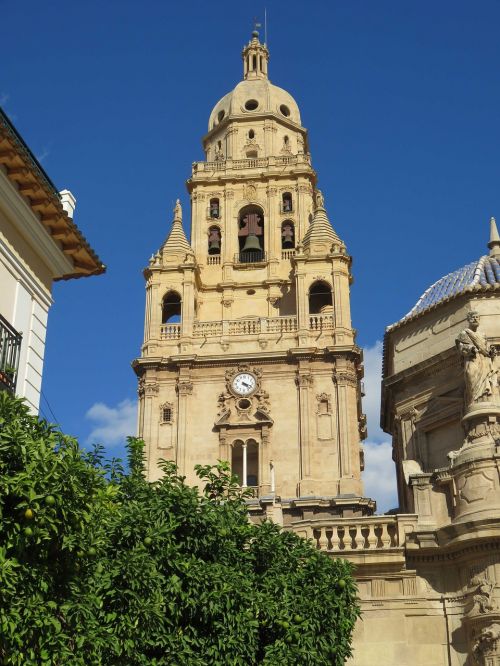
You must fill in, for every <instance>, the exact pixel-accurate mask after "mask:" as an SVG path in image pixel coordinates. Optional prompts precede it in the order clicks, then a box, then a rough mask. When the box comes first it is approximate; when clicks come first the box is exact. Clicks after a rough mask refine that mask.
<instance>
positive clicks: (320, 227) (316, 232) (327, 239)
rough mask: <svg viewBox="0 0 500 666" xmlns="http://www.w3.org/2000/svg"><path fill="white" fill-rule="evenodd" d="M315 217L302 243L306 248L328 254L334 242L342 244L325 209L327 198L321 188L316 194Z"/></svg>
mask: <svg viewBox="0 0 500 666" xmlns="http://www.w3.org/2000/svg"><path fill="white" fill-rule="evenodd" d="M314 202H315V210H314V217H313V219H312V221H311V224H310V225H309V228H308V230H307V231H306V233H305V235H304V238H303V239H302V243H303V245H304V250H306V252H307V251H315V252H320V253H323V252H324V253H325V254H328V253H329V252H330V251H331V247H332V245H334V244H339V245H340V238H339V237H338V236H337V234H336V233H335V231H334V229H333V227H332V225H331V223H330V220H329V219H328V215H327V213H326V209H325V199H324V197H323V193H322V192H321V190H316V192H315V196H314Z"/></svg>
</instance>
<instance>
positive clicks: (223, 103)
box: [208, 31, 300, 131]
mask: <svg viewBox="0 0 500 666" xmlns="http://www.w3.org/2000/svg"><path fill="white" fill-rule="evenodd" d="M242 57H243V76H244V80H243V81H240V83H238V84H237V86H236V87H235V88H234V89H233V90H231V92H229V93H227V95H224V97H223V98H222V99H221V100H219V101H218V102H217V104H216V105H215V107H214V108H213V110H212V113H211V114H210V119H209V122H208V131H210V130H212V129H214V127H217V125H218V124H219V123H221V122H222V121H223V120H225V119H226V118H227V117H228V116H235V115H238V116H251V115H252V114H262V113H274V114H276V115H277V116H278V117H282V118H283V119H286V120H289V121H292V122H293V123H296V124H297V125H300V111H299V107H298V105H297V102H296V101H295V100H294V99H293V97H292V96H291V95H290V93H288V92H287V91H286V90H283V88H279V87H278V86H275V85H273V84H272V83H271V82H270V81H269V79H268V78H267V64H268V60H269V51H268V49H267V46H266V45H265V44H261V43H260V41H259V33H258V32H257V31H254V32H253V33H252V39H251V40H250V42H249V43H248V44H247V46H245V48H244V49H243V54H242Z"/></svg>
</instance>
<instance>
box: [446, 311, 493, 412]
mask: <svg viewBox="0 0 500 666" xmlns="http://www.w3.org/2000/svg"><path fill="white" fill-rule="evenodd" d="M467 321H468V322H469V327H468V328H465V329H464V330H463V331H462V332H461V333H460V334H459V336H458V337H457V339H456V341H455V342H456V345H457V349H458V351H459V353H460V354H461V355H462V360H463V366H464V375H465V401H466V406H467V407H470V406H471V405H473V404H474V403H477V402H486V401H495V402H496V401H497V400H496V399H497V394H498V377H497V369H496V367H495V361H494V358H495V356H496V349H495V347H494V346H492V345H489V344H488V342H487V341H486V338H485V337H484V335H483V334H482V333H479V332H478V328H479V314H478V313H477V312H469V313H468V315H467Z"/></svg>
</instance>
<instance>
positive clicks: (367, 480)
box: [363, 340, 398, 513]
mask: <svg viewBox="0 0 500 666" xmlns="http://www.w3.org/2000/svg"><path fill="white" fill-rule="evenodd" d="M364 366H365V377H364V383H365V393H366V395H365V397H364V398H363V411H364V412H365V414H366V418H367V422H368V440H366V441H365V442H364V445H363V446H364V450H365V471H364V472H363V481H364V485H365V495H367V496H368V497H372V498H373V499H375V500H377V512H378V513H383V512H384V511H388V510H389V509H393V508H395V507H396V506H397V505H398V500H397V489H396V470H395V467H394V462H393V461H392V457H391V456H392V444H391V438H390V435H387V434H385V433H384V432H383V431H382V429H381V427H380V382H381V380H382V342H381V341H380V340H377V342H376V343H375V344H374V345H373V347H367V348H366V349H365V350H364Z"/></svg>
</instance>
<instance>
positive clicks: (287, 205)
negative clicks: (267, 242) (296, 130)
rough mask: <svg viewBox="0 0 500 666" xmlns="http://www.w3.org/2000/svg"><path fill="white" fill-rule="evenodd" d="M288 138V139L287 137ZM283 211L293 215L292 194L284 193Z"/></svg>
mask: <svg viewBox="0 0 500 666" xmlns="http://www.w3.org/2000/svg"><path fill="white" fill-rule="evenodd" d="M285 138H288V137H285ZM281 210H282V212H283V213H291V212H292V210H293V199H292V194H291V192H283V194H282V195H281Z"/></svg>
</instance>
